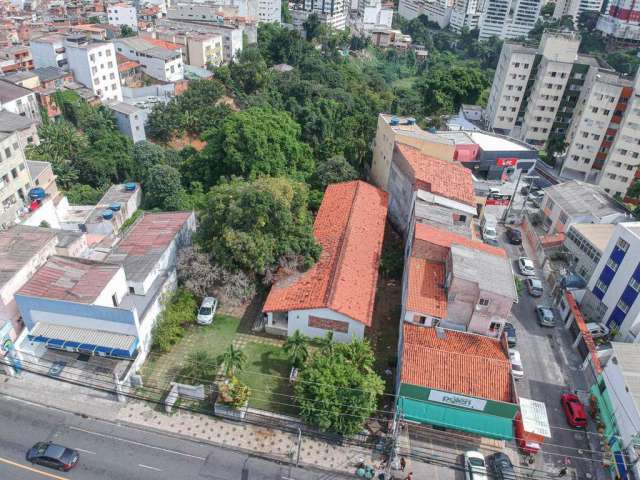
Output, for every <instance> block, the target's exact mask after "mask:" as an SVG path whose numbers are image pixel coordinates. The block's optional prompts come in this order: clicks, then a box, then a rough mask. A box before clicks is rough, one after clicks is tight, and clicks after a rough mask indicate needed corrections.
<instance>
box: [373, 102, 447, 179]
mask: <svg viewBox="0 0 640 480" xmlns="http://www.w3.org/2000/svg"><path fill="white" fill-rule="evenodd" d="M396 142H399V143H403V144H405V145H409V146H412V147H414V148H417V149H418V150H420V151H421V152H422V153H427V154H428V155H430V156H432V157H435V158H439V159H441V160H447V161H451V160H452V159H453V158H454V153H455V149H456V146H455V142H454V141H453V140H450V139H447V138H443V137H441V136H438V135H436V134H433V133H429V132H426V131H424V130H422V129H421V128H420V127H419V126H418V125H417V124H416V121H415V119H414V118H409V117H396V116H393V115H389V114H386V113H381V114H379V115H378V129H377V132H376V138H375V140H374V146H373V162H372V164H371V180H372V182H373V183H374V184H376V185H377V186H378V187H380V188H382V189H383V190H385V191H386V190H387V182H388V179H389V171H390V169H391V160H392V158H393V149H394V145H395V143H396Z"/></svg>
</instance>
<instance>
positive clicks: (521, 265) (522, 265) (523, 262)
mask: <svg viewBox="0 0 640 480" xmlns="http://www.w3.org/2000/svg"><path fill="white" fill-rule="evenodd" d="M518 269H519V270H520V273H521V274H522V275H524V276H525V277H532V276H534V275H535V274H536V267H535V265H534V264H533V262H532V261H531V260H529V259H528V258H527V257H520V258H519V259H518Z"/></svg>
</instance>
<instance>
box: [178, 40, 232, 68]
mask: <svg viewBox="0 0 640 480" xmlns="http://www.w3.org/2000/svg"><path fill="white" fill-rule="evenodd" d="M187 58H188V64H189V65H194V66H196V67H201V68H207V65H214V66H216V67H219V66H220V65H222V63H223V62H224V47H223V42H222V35H219V34H208V35H207V34H196V35H193V36H189V37H187Z"/></svg>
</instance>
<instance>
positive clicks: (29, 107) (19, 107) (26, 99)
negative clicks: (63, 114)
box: [0, 79, 40, 123]
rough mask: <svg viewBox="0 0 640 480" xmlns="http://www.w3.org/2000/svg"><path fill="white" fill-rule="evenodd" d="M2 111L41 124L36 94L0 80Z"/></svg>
mask: <svg viewBox="0 0 640 480" xmlns="http://www.w3.org/2000/svg"><path fill="white" fill-rule="evenodd" d="M0 110H7V111H8V112H11V113H15V114H16V115H20V116H22V117H25V118H27V119H29V120H31V121H32V122H37V123H40V108H39V106H38V100H37V98H36V94H35V93H34V92H32V91H31V90H29V89H28V88H24V87H21V86H19V85H15V84H13V83H11V82H8V81H6V80H3V79H0Z"/></svg>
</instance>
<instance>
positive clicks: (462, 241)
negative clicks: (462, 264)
mask: <svg viewBox="0 0 640 480" xmlns="http://www.w3.org/2000/svg"><path fill="white" fill-rule="evenodd" d="M415 238H416V240H424V241H425V242H429V243H433V244H434V245H439V246H441V247H446V248H451V245H461V246H463V247H467V248H473V249H475V250H480V251H482V252H486V253H491V254H493V255H498V256H500V257H506V256H507V252H505V251H504V249H503V248H500V247H494V246H492V245H487V244H486V243H483V242H480V241H478V240H471V239H470V238H467V237H463V236H462V235H458V234H456V233H452V232H450V231H448V230H443V229H440V228H437V227H434V226H432V225H427V224H425V223H416V230H415Z"/></svg>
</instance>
